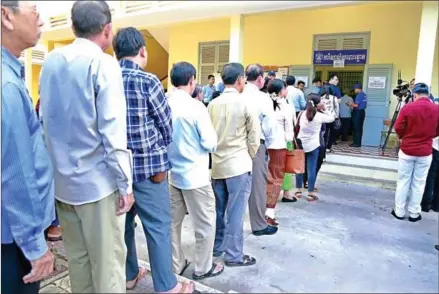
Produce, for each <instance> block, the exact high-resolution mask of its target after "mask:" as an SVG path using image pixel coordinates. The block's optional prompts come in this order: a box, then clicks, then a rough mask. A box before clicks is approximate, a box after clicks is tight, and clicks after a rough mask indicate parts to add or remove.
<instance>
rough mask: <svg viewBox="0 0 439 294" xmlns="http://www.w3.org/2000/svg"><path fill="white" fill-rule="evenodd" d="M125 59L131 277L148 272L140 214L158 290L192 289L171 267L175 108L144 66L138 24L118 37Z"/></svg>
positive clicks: (127, 227) (116, 46) (127, 238)
mask: <svg viewBox="0 0 439 294" xmlns="http://www.w3.org/2000/svg"><path fill="white" fill-rule="evenodd" d="M113 48H114V51H115V53H116V57H117V59H118V60H119V61H120V66H121V69H122V77H123V81H124V88H125V96H126V100H127V133H128V134H127V136H128V148H129V149H130V150H131V151H132V153H133V160H134V162H133V168H134V170H133V190H134V199H135V204H134V207H133V209H132V210H131V211H129V212H128V213H127V219H126V225H125V243H126V245H127V251H128V252H127V263H126V274H127V277H126V280H127V289H128V290H131V289H133V288H134V287H135V286H136V285H137V282H138V281H139V280H140V279H141V278H143V277H144V276H145V269H144V268H140V267H139V265H138V263H137V253H136V243H135V230H134V228H135V222H134V218H135V216H136V214H138V215H139V218H140V220H141V221H142V225H143V228H144V231H145V235H146V236H147V238H146V241H147V244H148V252H149V260H150V264H151V274H152V279H153V284H154V290H155V292H167V291H172V292H175V293H190V292H192V289H193V284H190V283H185V284H181V283H177V280H176V277H175V275H174V273H173V271H172V266H173V264H172V250H171V212H170V211H171V208H170V199H169V187H168V178H167V171H168V170H169V169H170V168H171V165H170V163H169V161H168V154H167V146H168V145H169V144H170V143H171V140H172V122H171V110H170V108H169V106H168V102H167V100H166V97H165V93H164V91H163V87H162V85H161V83H160V81H159V80H158V78H157V77H156V76H155V75H153V74H150V73H147V72H145V71H144V70H143V68H144V67H145V66H146V61H147V52H146V48H145V40H144V38H143V36H142V34H141V33H140V32H139V31H138V30H136V29H135V28H132V27H130V28H125V29H122V30H120V31H119V32H118V33H117V35H116V37H115V38H114V40H113Z"/></svg>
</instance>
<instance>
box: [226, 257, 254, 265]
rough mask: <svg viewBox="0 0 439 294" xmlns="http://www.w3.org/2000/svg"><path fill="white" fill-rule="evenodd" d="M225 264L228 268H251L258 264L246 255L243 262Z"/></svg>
mask: <svg viewBox="0 0 439 294" xmlns="http://www.w3.org/2000/svg"><path fill="white" fill-rule="evenodd" d="M225 264H226V266H228V267H238V266H251V265H254V264H256V259H255V258H254V257H251V256H249V255H244V257H243V258H242V261H226V262H225Z"/></svg>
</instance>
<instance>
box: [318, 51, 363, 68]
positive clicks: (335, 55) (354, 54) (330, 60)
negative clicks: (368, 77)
mask: <svg viewBox="0 0 439 294" xmlns="http://www.w3.org/2000/svg"><path fill="white" fill-rule="evenodd" d="M334 60H344V64H345V65H362V64H366V60H367V50H366V49H357V50H320V51H314V64H316V65H320V64H321V65H332V64H334Z"/></svg>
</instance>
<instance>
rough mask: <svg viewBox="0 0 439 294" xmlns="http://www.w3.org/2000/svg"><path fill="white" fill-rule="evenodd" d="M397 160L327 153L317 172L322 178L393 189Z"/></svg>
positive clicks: (396, 172)
mask: <svg viewBox="0 0 439 294" xmlns="http://www.w3.org/2000/svg"><path fill="white" fill-rule="evenodd" d="M397 163H398V162H397V161H396V160H393V159H387V158H386V159H383V158H379V157H374V156H352V155H341V154H328V155H327V157H326V162H325V163H324V164H323V165H322V168H321V170H320V172H319V177H320V175H321V176H323V178H324V179H326V180H330V181H338V182H344V183H357V184H362V185H366V186H374V187H382V188H386V189H394V188H395V187H396V180H397V176H398V169H397Z"/></svg>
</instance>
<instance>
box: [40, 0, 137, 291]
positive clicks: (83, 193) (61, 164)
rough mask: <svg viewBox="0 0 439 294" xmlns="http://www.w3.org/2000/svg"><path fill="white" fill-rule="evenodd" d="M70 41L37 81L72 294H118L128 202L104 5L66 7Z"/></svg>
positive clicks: (121, 99)
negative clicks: (71, 33)
mask: <svg viewBox="0 0 439 294" xmlns="http://www.w3.org/2000/svg"><path fill="white" fill-rule="evenodd" d="M72 26H73V31H74V33H75V35H76V37H77V38H76V40H75V41H74V42H73V43H72V44H70V45H68V46H65V47H63V48H60V49H56V50H54V51H52V52H51V53H50V54H49V56H48V57H47V59H46V61H45V63H44V65H43V69H42V73H41V80H40V88H41V109H42V111H43V117H44V134H45V140H46V146H47V149H48V151H49V155H50V157H51V160H52V164H53V166H54V175H55V195H56V196H55V197H56V206H57V210H58V216H59V220H60V223H61V228H62V233H63V239H64V245H65V247H66V252H67V259H68V262H69V276H70V282H71V288H72V292H73V293H124V292H125V259H126V252H127V249H126V246H125V243H124V227H125V215H124V214H125V213H126V212H127V211H129V210H130V208H131V206H132V205H133V203H134V198H133V195H132V157H131V152H130V151H129V150H128V149H127V136H126V131H127V127H126V126H127V123H126V101H125V94H124V87H123V82H122V75H121V72H120V68H119V64H118V63H117V61H116V59H114V58H113V57H111V56H109V55H108V54H105V53H104V50H106V49H107V48H108V47H110V46H111V42H112V39H113V33H112V26H111V12H110V8H109V6H108V4H107V3H106V2H105V1H77V2H75V3H74V4H73V7H72Z"/></svg>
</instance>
